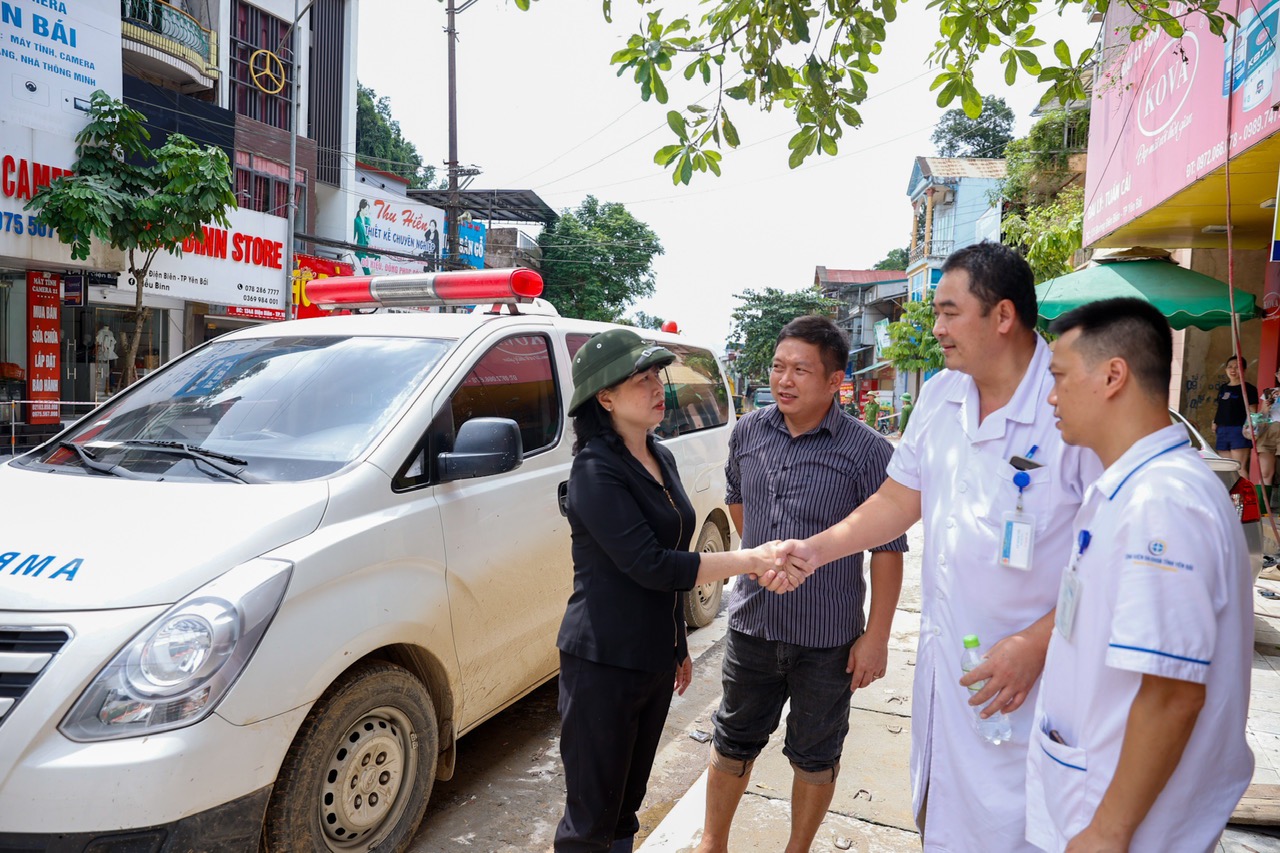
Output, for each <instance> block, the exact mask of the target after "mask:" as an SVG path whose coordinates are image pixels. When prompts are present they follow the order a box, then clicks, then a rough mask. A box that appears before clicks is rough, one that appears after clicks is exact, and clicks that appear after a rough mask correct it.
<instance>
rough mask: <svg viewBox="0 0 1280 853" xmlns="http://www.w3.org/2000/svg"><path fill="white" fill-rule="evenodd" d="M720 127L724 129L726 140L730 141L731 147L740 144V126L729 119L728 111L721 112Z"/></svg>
mask: <svg viewBox="0 0 1280 853" xmlns="http://www.w3.org/2000/svg"><path fill="white" fill-rule="evenodd" d="M720 128H721V130H723V131H724V141H725V142H727V143H729V147H730V148H737V147H738V145H739V144H740V142H739V139H738V128H736V127H734V126H733V122H731V121H729V115H728V113H721V114H720Z"/></svg>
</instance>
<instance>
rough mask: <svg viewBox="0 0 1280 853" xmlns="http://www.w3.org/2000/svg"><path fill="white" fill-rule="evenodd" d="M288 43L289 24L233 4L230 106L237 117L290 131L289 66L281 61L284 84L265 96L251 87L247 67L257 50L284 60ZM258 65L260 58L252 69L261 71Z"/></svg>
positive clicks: (256, 88)
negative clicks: (233, 106) (244, 117)
mask: <svg viewBox="0 0 1280 853" xmlns="http://www.w3.org/2000/svg"><path fill="white" fill-rule="evenodd" d="M289 39H290V33H289V22H288V21H283V20H281V19H280V18H277V17H275V16H274V15H269V14H267V13H266V12H264V11H262V10H261V9H258V8H255V7H253V6H250V5H249V4H247V3H243V2H240V0H236V3H235V5H234V7H233V11H232V15H231V100H232V103H234V104H235V111H236V112H237V113H238V114H240V115H242V116H246V117H248V118H251V119H254V120H256V121H260V122H262V123H263V124H268V125H271V126H272V127H278V128H280V129H281V130H289V129H290V127H291V126H292V120H293V116H292V111H291V110H290V109H289V89H290V87H291V86H292V83H293V81H292V79H291V78H292V76H293V69H292V67H291V65H292V63H290V62H288V61H283V66H284V74H285V78H286V79H285V83H284V86H283V87H281V89H280V91H279V92H276V93H274V94H270V93H268V92H264V91H262V90H261V89H259V88H258V87H257V86H256V85H255V84H254V82H253V74H252V72H251V70H250V65H249V63H250V59H251V57H253V55H254V54H255V53H257V52H258V51H260V50H265V51H270V52H271V53H272V54H274V55H276V56H278V57H281V59H282V60H284V58H285V57H287V56H288V54H289V47H290V44H289ZM261 62H262V57H261V56H259V57H258V58H257V60H256V63H257V64H256V65H255V68H258V69H261V68H262V65H261ZM277 68H278V66H277ZM269 88H274V87H269Z"/></svg>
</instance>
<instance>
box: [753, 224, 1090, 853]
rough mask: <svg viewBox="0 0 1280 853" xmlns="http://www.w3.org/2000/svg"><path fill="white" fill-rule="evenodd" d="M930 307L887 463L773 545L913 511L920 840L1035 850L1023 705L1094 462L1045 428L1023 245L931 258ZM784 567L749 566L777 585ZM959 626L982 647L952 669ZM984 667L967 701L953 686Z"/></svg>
mask: <svg viewBox="0 0 1280 853" xmlns="http://www.w3.org/2000/svg"><path fill="white" fill-rule="evenodd" d="M933 308H934V315H935V317H936V320H935V323H934V327H933V334H934V336H935V337H936V338H937V339H938V342H939V343H940V344H941V345H942V351H943V354H944V356H945V358H946V367H947V369H946V370H944V371H943V372H941V373H939V374H938V375H937V376H935V377H933V378H932V379H930V380H929V381H928V382H927V383H926V384H925V386H924V388H923V389H922V390H921V393H920V396H919V401H918V403H917V405H916V407H915V411H914V413H913V414H912V417H911V423H910V425H909V426H908V427H907V431H906V433H905V435H903V437H902V441H901V442H900V443H899V445H898V448H897V450H896V452H895V453H894V456H893V459H892V460H891V461H890V463H889V469H888V474H889V478H888V479H887V480H885V482H884V485H883V486H881V488H880V490H879V491H878V492H877V493H876V494H875V495H873V496H872V497H871V498H870V499H869V500H867V501H866V502H865V503H863V505H862V506H861V507H859V508H858V509H857V510H856V511H854V512H853V513H852V514H850V515H849V516H848V517H847V518H846V519H845V520H844V521H842V522H840V523H839V524H837V525H835V526H834V527H831V528H828V529H827V530H826V531H824V532H823V533H819V534H818V535H816V536H813V537H810V538H809V539H806V540H802V541H792V542H789V543H785V544H784V546H783V550H784V552H785V551H787V550H789V551H790V552H791V553H792V554H793V555H794V557H795V558H796V559H797V561H798V564H807V566H804V568H805V569H809V568H812V567H813V566H821V565H823V564H825V563H828V562H830V561H832V560H834V559H837V558H839V557H841V556H843V555H846V554H849V553H852V552H855V551H862V550H866V549H869V548H874V547H876V546H878V545H880V544H882V543H884V542H887V541H889V540H891V539H893V538H894V537H896V536H898V535H900V534H901V533H902V532H903V531H905V530H906V529H907V528H909V527H910V526H911V525H912V524H914V523H915V522H916V521H918V520H919V519H921V517H923V519H924V535H925V542H924V551H923V566H922V585H923V589H922V604H921V614H920V616H921V618H920V644H919V649H918V652H917V655H916V667H915V688H914V694H913V696H914V699H913V706H914V710H913V713H912V721H911V780H912V794H913V803H914V808H915V814H916V822H917V824H918V825H919V826H920V828H921V832H922V834H923V840H924V847H925V850H926V851H951V853H972V851H1022V850H1033V849H1034V848H1033V847H1031V846H1030V845H1029V844H1028V842H1027V841H1026V837H1025V836H1026V827H1025V787H1026V784H1025V774H1026V749H1027V742H1028V736H1029V734H1030V732H1031V711H1032V708H1033V705H1034V701H1033V702H1032V703H1031V704H1027V706H1026V707H1025V708H1024V707H1023V705H1024V703H1026V702H1027V700H1028V699H1029V698H1030V699H1032V700H1034V696H1035V689H1036V683H1037V679H1038V678H1039V676H1040V671H1041V668H1042V667H1043V666H1044V655H1045V650H1046V648H1047V646H1048V643H1049V634H1050V632H1051V631H1052V628H1053V617H1052V610H1053V606H1054V601H1055V599H1056V597H1057V591H1058V579H1059V577H1060V575H1061V573H1062V569H1063V567H1064V566H1065V565H1066V563H1067V559H1068V557H1069V556H1070V551H1071V548H1070V522H1071V518H1072V517H1073V516H1074V515H1075V511H1076V508H1077V507H1078V506H1079V504H1080V500H1081V498H1082V497H1083V495H1084V490H1085V487H1086V486H1087V485H1088V483H1089V481H1090V480H1091V479H1092V477H1094V476H1096V474H1097V472H1098V471H1099V470H1100V466H1099V464H1098V461H1097V458H1096V457H1094V455H1093V454H1092V453H1091V452H1089V451H1082V450H1080V449H1077V448H1072V447H1067V446H1066V445H1064V444H1063V442H1062V438H1061V435H1060V434H1059V433H1058V431H1057V429H1056V428H1055V427H1054V419H1053V412H1052V409H1051V408H1050V407H1049V405H1048V402H1047V397H1048V395H1049V390H1050V388H1051V385H1052V380H1051V378H1050V375H1049V357H1050V353H1049V350H1048V347H1047V346H1046V344H1045V343H1044V341H1043V340H1042V339H1041V338H1040V337H1039V336H1038V335H1037V334H1036V332H1035V323H1036V298H1035V288H1034V285H1033V278H1032V274H1031V269H1030V267H1028V266H1027V263H1026V261H1025V260H1023V259H1022V258H1021V257H1020V256H1019V255H1018V254H1017V253H1016V252H1014V251H1013V250H1012V249H1009V248H1007V247H1005V246H1001V245H999V244H997V243H989V242H983V243H979V244H977V245H974V246H968V247H966V248H964V249H960V250H959V251H957V252H955V253H954V254H953V255H951V257H949V258H948V259H947V261H946V263H945V264H944V265H943V274H942V279H941V281H940V282H939V284H938V287H937V289H936V290H935V291H934V294H933ZM792 571H793V572H794V571H795V570H794V569H793V570H792ZM818 571H821V568H819V569H818ZM801 573H802V572H801ZM783 574H785V572H782V571H780V572H778V573H776V575H775V574H774V573H769V574H766V575H765V577H764V578H762V581H763V582H765V583H766V584H779V585H782V584H785V583H786V581H785V580H783V578H782V575H783ZM966 634H977V635H978V636H979V639H980V640H981V641H982V644H983V647H984V649H988V650H989V651H988V653H987V660H986V662H985V663H984V664H982V665H981V666H979V667H977V668H976V669H974V670H973V672H972V673H970V674H969V675H968V676H966V677H965V678H964V680H963V682H962V679H961V675H962V672H961V669H960V656H961V652H962V651H963V642H962V639H963V637H964V636H965V635H966ZM984 680H985V682H986V683H985V685H984V686H983V687H982V689H981V690H980V691H979V692H978V693H977V694H976V695H975V696H974V697H973V701H974V703H975V705H976V706H977V707H974V706H971V705H970V702H969V692H968V690H967V685H968V684H971V683H976V682H979V681H984ZM978 707H982V708H983V711H982V712H983V713H984V714H992V713H994V712H995V711H997V710H999V711H1003V712H1004V713H1006V714H1008V715H1010V719H1011V722H1012V727H1013V738H1012V740H1010V741H1008V742H1005V743H1002V744H1000V745H993V744H990V743H988V742H987V741H985V740H984V739H983V738H982V737H981V736H980V735H979V734H978V732H977V731H976V727H975V724H974V713H975V711H976V710H977V709H978Z"/></svg>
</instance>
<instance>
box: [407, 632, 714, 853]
mask: <svg viewBox="0 0 1280 853" xmlns="http://www.w3.org/2000/svg"><path fill="white" fill-rule="evenodd" d="M725 624H726V616H725V614H724V613H723V611H722V612H721V615H720V616H719V617H718V618H717V619H716V620H715V621H714V622H713V623H712V624H711V625H708V626H707V627H705V628H703V629H701V630H698V631H694V632H692V633H691V634H690V636H689V650H690V653H691V654H692V656H693V658H694V681H693V684H692V685H690V687H689V689H688V690H687V691H685V695H684V696H679V697H676V698H675V699H674V700H673V701H672V705H671V713H670V715H669V716H668V718H667V727H666V731H665V732H664V735H663V740H662V744H661V746H660V747H659V753H658V758H657V760H656V762H655V767H654V772H653V776H652V779H651V781H650V784H649V795H648V797H647V798H646V800H645V810H644V812H643V813H642V814H641V823H642V827H641V835H642V836H643V835H647V834H648V833H649V832H652V831H653V829H654V828H655V827H657V825H658V824H659V823H660V822H661V821H662V819H663V818H664V817H666V815H667V812H668V811H670V810H671V808H672V807H673V806H674V805H675V804H676V802H677V801H678V800H679V799H680V798H681V797H683V796H684V795H685V794H686V793H687V792H688V790H689V788H690V787H691V786H692V785H693V784H694V782H696V781H697V779H698V777H699V776H701V774H702V771H703V770H704V769H705V768H706V755H707V747H706V746H705V744H703V743H700V742H699V741H697V740H695V739H693V738H692V737H690V735H691V733H695V732H698V731H703V732H706V731H709V730H710V728H711V713H712V711H714V710H715V708H716V705H717V704H718V703H719V701H720V661H721V658H722V649H723V645H724V644H723V637H724V633H725ZM556 691H557V684H556V682H555V681H554V680H552V681H551V682H550V683H548V684H546V685H543V686H542V687H540V688H538V689H537V690H535V691H534V692H533V693H531V694H530V695H529V696H527V697H525V698H524V699H523V700H521V701H520V702H517V703H516V704H515V705H513V706H512V707H511V708H508V709H507V710H506V711H504V712H502V713H501V714H499V715H498V716H496V717H494V718H493V719H492V720H489V721H488V722H487V723H485V724H484V725H482V726H481V727H480V728H478V729H476V730H474V731H472V732H470V733H468V734H467V735H466V737H464V738H462V740H461V741H460V742H459V744H458V770H457V773H456V774H455V775H454V778H453V779H451V780H449V781H448V782H437V783H436V788H435V791H434V793H433V794H432V798H431V804H430V805H429V806H428V808H427V815H426V818H425V819H424V820H423V824H422V828H421V829H420V830H419V831H418V835H417V836H416V837H415V838H414V840H413V844H412V846H411V847H410V848H409V850H410V851H411V853H442V851H452V850H458V851H485V853H530V851H539V853H540V851H544V850H548V849H549V848H550V847H551V842H552V838H553V836H554V834H555V826H556V823H557V822H558V821H559V820H560V814H561V811H562V809H563V806H564V771H563V768H562V767H561V764H560V749H559V734H560V732H559V729H560V717H559V714H558V713H557V711H556Z"/></svg>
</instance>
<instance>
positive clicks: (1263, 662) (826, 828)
mask: <svg viewBox="0 0 1280 853" xmlns="http://www.w3.org/2000/svg"><path fill="white" fill-rule="evenodd" d="M921 535H922V531H921V527H920V525H916V526H915V527H914V528H913V529H912V530H911V531H910V532H909V533H908V539H909V542H910V546H911V552H910V553H908V554H907V556H906V560H905V563H906V569H905V578H904V583H903V590H902V597H901V601H900V603H899V608H898V612H897V615H896V616H895V618H894V626H893V634H892V636H891V638H890V644H889V667H888V675H887V676H886V677H885V678H883V679H881V680H880V681H877V682H875V683H874V684H872V685H871V686H870V687H869V688H866V689H864V690H860V691H858V692H856V693H855V694H854V695H853V703H852V708H851V710H850V712H849V722H850V731H849V738H848V740H847V741H846V742H845V752H844V759H843V766H842V769H841V774H840V778H839V780H838V781H837V783H836V793H835V797H834V799H833V800H832V803H831V808H830V810H829V811H828V813H827V818H826V820H825V821H824V822H823V824H822V827H821V829H820V830H819V831H818V836H817V838H816V839H815V841H814V845H813V848H812V849H813V850H814V851H840V850H852V851H860V853H918V851H919V850H920V837H919V835H918V834H917V832H916V828H915V824H914V821H913V816H912V814H911V787H910V781H909V773H908V767H909V757H910V750H911V735H910V731H911V680H912V673H913V666H914V664H915V650H916V641H917V638H918V636H919V630H920V604H919V602H920V554H921V548H922V544H923V543H922V539H921ZM1263 590H1266V591H1268V592H1274V593H1275V594H1276V595H1277V598H1276V599H1269V598H1266V597H1263V596H1262V595H1261V592H1262V591H1263ZM1254 605H1255V606H1254V610H1255V614H1256V616H1255V619H1256V626H1255V642H1256V645H1255V651H1254V661H1253V681H1252V698H1251V701H1250V708H1249V722H1248V738H1249V745H1250V747H1251V748H1252V749H1253V752H1254V756H1255V760H1256V769H1255V771H1254V777H1253V781H1254V783H1255V784H1264V785H1277V784H1280V581H1275V580H1266V579H1263V580H1260V581H1258V585H1257V589H1256V590H1255V599H1254ZM782 738H783V726H779V729H778V731H776V732H775V733H774V735H773V737H772V738H771V739H770V741H769V745H768V747H766V748H765V751H764V752H763V753H762V754H761V756H760V758H759V760H757V762H756V765H755V769H754V771H753V773H752V776H751V783H750V785H749V786H748V788H747V792H746V794H745V795H744V797H743V800H742V803H741V804H740V805H739V807H738V813H737V817H736V818H735V820H734V825H733V832H732V835H731V837H730V849H731V850H733V851H734V853H756V852H757V851H759V853H765V851H769V853H777V851H779V850H782V849H783V848H785V846H786V843H787V836H788V833H789V822H790V798H791V768H790V765H789V764H788V762H787V759H786V758H785V757H784V756H783V755H782ZM705 791H706V774H705V773H704V774H703V775H702V777H701V778H700V779H698V781H697V782H696V783H695V784H694V785H693V787H692V788H690V789H689V791H688V793H687V794H686V795H685V796H684V797H682V798H681V799H680V801H679V802H678V803H677V804H676V806H675V807H674V808H673V809H672V810H671V811H670V812H669V813H668V814H667V816H666V818H665V819H664V820H663V821H662V822H661V823H660V824H659V825H658V827H657V828H656V829H654V830H653V831H652V832H651V833H650V834H649V835H648V837H647V838H645V839H644V842H643V844H642V845H641V846H640V848H639V850H640V851H642V853H687V851H692V850H693V849H694V848H695V847H696V846H697V844H698V842H699V840H700V839H701V835H702V818H703V808H704V797H705ZM974 853H977V851H975V852H974ZM1218 853H1280V831H1276V830H1273V829H1271V828H1269V827H1243V826H1230V827H1228V828H1227V831H1226V832H1225V833H1224V835H1223V838H1222V841H1221V842H1220V844H1219V847H1218Z"/></svg>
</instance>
